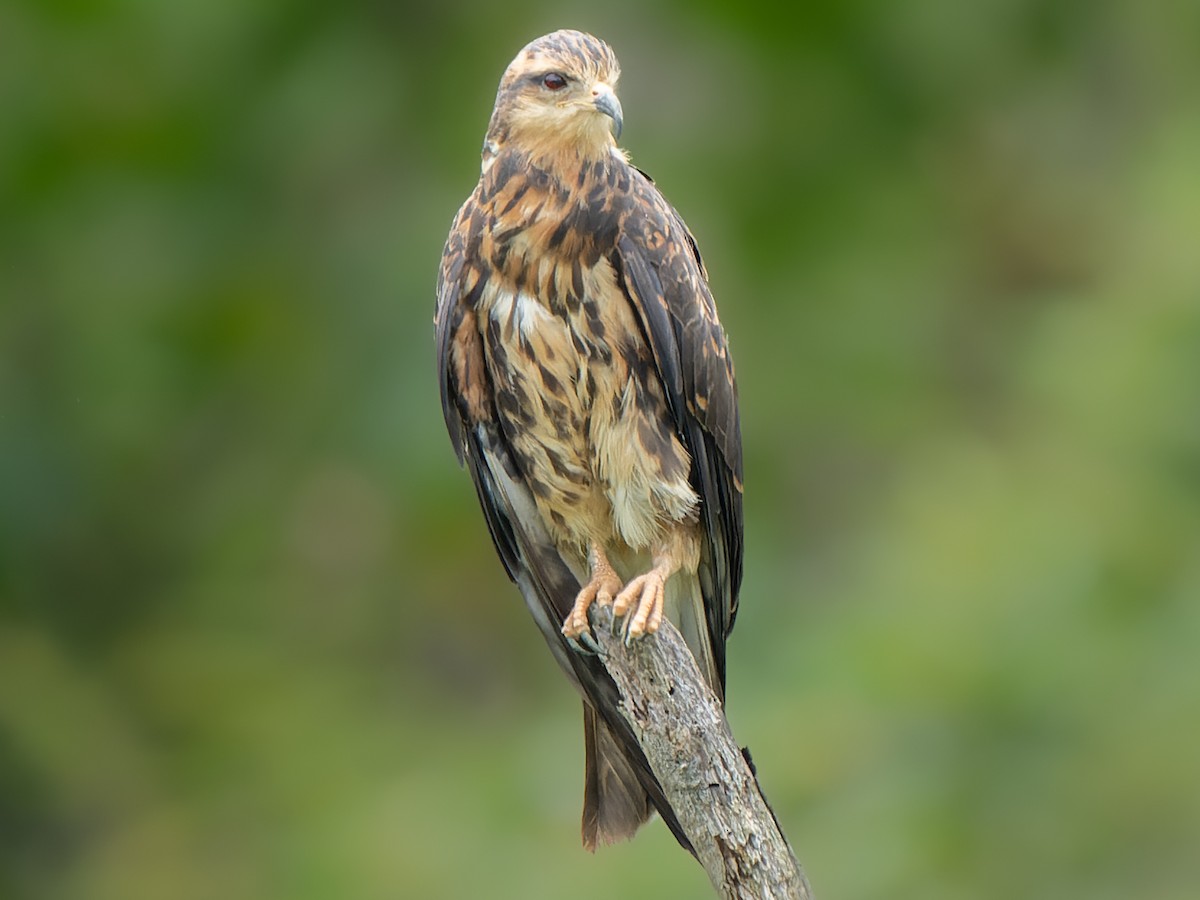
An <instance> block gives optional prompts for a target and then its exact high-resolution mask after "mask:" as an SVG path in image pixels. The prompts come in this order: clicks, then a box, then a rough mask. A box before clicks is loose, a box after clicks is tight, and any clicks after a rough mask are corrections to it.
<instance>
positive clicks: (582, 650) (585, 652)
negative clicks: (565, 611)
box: [563, 631, 600, 656]
mask: <svg viewBox="0 0 1200 900" xmlns="http://www.w3.org/2000/svg"><path fill="white" fill-rule="evenodd" d="M563 636H564V637H566V635H563ZM567 643H568V644H570V645H571V649H572V650H574V651H575V652H576V653H578V654H579V655H580V656H596V655H597V654H598V653H599V651H600V645H599V644H597V643H596V639H595V638H594V637H592V636H591V634H590V633H588V632H586V631H584V632H581V633H580V635H579V637H578V638H573V637H568V638H567Z"/></svg>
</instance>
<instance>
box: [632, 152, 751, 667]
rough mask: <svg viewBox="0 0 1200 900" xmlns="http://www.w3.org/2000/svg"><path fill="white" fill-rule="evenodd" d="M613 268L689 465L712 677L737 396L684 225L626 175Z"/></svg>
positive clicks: (735, 496) (738, 572) (730, 545)
mask: <svg viewBox="0 0 1200 900" xmlns="http://www.w3.org/2000/svg"><path fill="white" fill-rule="evenodd" d="M634 171H635V176H634V178H633V181H632V183H631V187H630V191H631V193H630V197H629V200H630V202H628V203H627V204H625V219H624V223H623V228H622V232H621V237H620V239H619V240H618V242H617V248H616V251H615V253H614V255H613V258H612V262H613V266H614V268H615V269H616V272H617V281H618V286H619V287H620V288H621V289H622V290H623V291H624V293H625V295H626V297H627V299H628V301H629V302H630V304H631V305H632V307H633V309H634V310H635V312H636V313H637V315H638V317H639V319H640V322H641V325H642V328H643V329H644V332H645V335H646V339H647V340H648V341H649V343H650V346H651V348H652V349H653V351H654V358H655V362H656V364H657V366H658V372H659V376H660V377H661V378H662V382H663V387H664V388H665V390H666V395H667V402H668V404H669V406H670V409H671V415H672V417H673V419H674V425H675V430H676V432H677V433H678V434H679V435H680V436H681V438H682V439H683V442H684V444H685V445H686V446H687V449H688V451H689V453H690V454H691V456H692V473H691V474H692V484H693V486H694V487H695V488H696V490H697V492H698V493H699V495H700V497H701V520H702V522H703V526H704V533H705V542H704V547H703V548H702V551H701V563H700V571H699V573H698V574H699V579H700V585H701V591H702V594H703V597H704V607H705V615H706V619H707V624H708V633H709V638H710V641H711V644H712V649H713V656H714V659H715V661H716V665H717V674H718V677H719V681H720V684H721V688H722V690H723V689H724V684H725V640H726V638H727V637H728V635H729V632H730V631H731V630H732V628H733V623H734V619H735V618H736V616H737V603H738V591H739V589H740V588H741V580H742V447H741V429H740V424H739V418H738V405H737V387H736V383H735V380H734V373H733V364H732V361H731V359H730V356H729V352H728V346H727V341H726V337H725V331H724V329H723V328H722V327H721V323H720V321H719V320H718V318H717V311H716V303H715V302H714V300H713V297H712V293H711V291H710V290H709V287H708V280H707V274H706V272H705V269H704V263H703V261H702V260H701V258H700V252H699V249H698V248H697V246H696V241H695V239H694V238H693V237H692V234H691V232H690V231H689V230H688V228H687V225H686V224H684V222H683V219H682V218H681V217H680V216H679V214H678V213H677V212H676V211H675V210H674V208H673V207H672V206H671V205H670V204H669V203H668V202H667V201H666V199H665V198H664V197H663V196H662V194H661V193H659V191H658V189H657V188H656V187H655V186H654V184H653V182H652V181H651V180H650V179H649V177H647V176H646V175H645V174H644V173H642V172H640V171H637V170H634Z"/></svg>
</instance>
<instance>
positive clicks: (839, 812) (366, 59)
mask: <svg viewBox="0 0 1200 900" xmlns="http://www.w3.org/2000/svg"><path fill="white" fill-rule="evenodd" d="M564 26H571V27H579V28H584V29H587V30H591V31H594V32H595V33H597V34H599V35H601V36H602V37H604V38H606V39H607V40H608V41H610V42H611V43H612V44H613V45H614V47H615V48H616V50H617V52H618V54H619V56H620V58H621V60H622V63H623V66H624V78H623V79H622V85H621V87H622V98H623V101H624V105H625V111H626V132H625V144H626V146H627V147H628V148H629V149H630V150H631V152H632V154H633V158H634V160H635V162H637V163H638V164H639V165H640V166H642V167H643V168H645V169H647V170H648V171H650V172H651V173H653V174H654V175H655V177H656V178H657V180H658V182H659V184H660V185H661V187H662V188H663V189H664V191H665V192H666V194H667V195H668V196H669V197H670V198H671V199H672V201H673V202H674V203H675V204H676V205H677V206H678V207H679V208H680V209H681V210H682V212H683V213H684V215H685V216H686V217H687V218H688V220H689V223H690V224H691V226H692V228H693V230H694V231H695V232H696V234H697V236H698V238H699V240H700V243H701V246H702V247H703V248H704V250H705V253H706V258H707V261H708V263H709V268H710V270H711V272H712V278H713V285H714V289H715V292H716V295H717V297H718V300H719V302H720V304H721V310H722V317H723V319H724V322H725V325H726V327H727V329H728V331H729V332H730V335H731V341H732V346H733V349H734V352H735V356H736V358H737V363H738V374H739V378H740V387H741V396H742V411H743V422H744V437H745V444H746V486H747V497H746V511H747V513H746V515H747V519H746V530H747V558H746V566H747V568H746V578H745V586H744V590H743V594H742V614H741V617H740V618H739V621H738V628H737V630H736V631H735V633H734V635H733V638H732V642H731V645H730V663H729V682H730V684H729V713H730V718H731V721H732V723H733V726H734V730H735V732H736V734H737V736H738V737H739V739H740V740H741V741H742V742H744V743H747V744H749V745H750V747H751V749H752V750H753V752H754V755H755V759H756V761H757V762H758V764H759V768H760V772H761V776H762V781H763V784H764V786H765V789H766V791H767V793H768V795H769V797H770V798H771V799H772V801H773V802H774V804H775V807H776V810H777V811H778V813H779V816H780V818H781V820H782V821H783V823H784V825H785V829H786V831H787V832H788V835H789V837H790V838H791V840H792V842H793V843H794V845H795V847H796V849H797V851H798V853H799V855H800V857H801V859H802V860H803V861H804V863H805V864H806V866H807V868H808V870H809V873H810V876H811V878H812V881H813V884H814V886H815V887H816V889H817V892H818V894H819V895H821V896H824V897H828V898H834V897H836V898H874V897H888V898H898V897H899V898H920V900H931V898H932V900H939V898H959V897H971V898H990V897H996V898H1000V897H1005V898H1008V897H1045V898H1083V897H1087V898H1089V900H1094V898H1107V897H1112V898H1116V897H1122V898H1124V897H1138V898H1189V900H1190V898H1193V897H1195V896H1196V891H1197V884H1200V765H1198V759H1200V666H1198V664H1197V655H1198V650H1200V5H1198V4H1195V3H1193V2H1184V0H1180V2H1177V3H1169V2H1159V3H1139V2H1135V0H1129V2H1105V0H1096V2H1083V0H1078V2H1046V0H982V2H975V3H959V2H954V0H908V2H903V3H900V2H890V3H882V2H865V0H858V2H834V0H818V2H810V3H806V4H803V5H800V6H798V7H795V8H792V9H790V11H788V9H787V8H785V7H782V6H780V7H776V6H774V5H755V4H753V3H742V4H733V3H716V2H700V3H683V2H678V3H670V2H665V3H656V4H651V3H643V2H634V0H608V2H605V3H596V2H590V3H582V2H578V0H560V2H556V3H548V2H534V0H505V2H494V3H488V4H477V5H473V6H470V5H460V4H453V3H441V4H421V5H419V6H417V5H414V4H403V3H387V2H348V3H340V4H336V3H314V2H308V3H301V2H293V3H286V2H282V0H274V2H255V3H248V2H245V0H206V2H201V0H179V2H154V0H91V2H88V0H54V2H50V0H42V2H39V3H36V4H33V5H28V4H21V3H18V4H16V5H15V6H13V5H11V4H10V5H8V6H6V7H5V8H4V9H3V11H0V279H2V280H0V897H5V898H7V897H13V898H27V897H28V898H89V900H91V898H97V900H100V898H104V900H108V898H112V900H143V898H145V900H161V898H178V900H191V898H213V897H221V898H232V900H240V898H277V897H278V898H314V900H315V898H395V897H428V898H465V897H497V898H500V897H511V898H562V897H572V898H578V900H586V898H614V897H630V898H639V897H656V898H676V897H678V898H685V897H698V896H706V895H707V890H708V888H707V882H706V880H705V878H704V875H703V873H702V871H701V870H700V869H699V867H698V866H696V865H695V864H694V863H693V862H692V861H691V860H690V858H688V857H687V856H686V855H685V854H684V853H682V851H680V850H678V848H677V847H676V846H675V845H674V843H673V841H672V840H671V838H670V836H669V835H668V834H667V832H666V829H665V828H663V826H662V825H661V823H657V822H656V823H653V824H652V825H650V826H648V827H647V828H646V829H645V830H644V831H643V832H642V834H641V835H639V837H638V838H637V840H636V841H635V842H633V843H632V844H627V845H622V846H620V847H616V848H611V849H606V850H603V851H601V852H600V853H599V854H597V855H596V856H594V857H593V856H590V855H588V854H587V853H585V852H584V851H583V850H581V849H580V847H579V838H578V816H579V807H580V798H581V792H582V784H581V772H582V750H581V741H580V732H581V728H580V721H579V720H580V715H579V709H578V706H579V704H578V701H577V700H576V699H575V697H574V696H573V695H572V693H571V691H570V689H569V687H568V686H567V685H566V683H565V682H564V680H563V679H562V678H561V677H560V676H559V675H558V673H557V670H556V669H555V667H554V665H553V663H552V661H551V660H550V658H549V655H548V654H547V653H546V652H545V648H544V646H543V645H542V643H541V639H540V637H539V636H538V635H537V633H536V631H535V629H534V627H533V626H532V624H531V623H530V622H529V621H528V618H527V615H526V613H525V611H524V608H523V605H522V603H521V601H520V599H519V597H518V595H517V592H516V590H515V589H514V588H513V587H512V586H511V585H509V584H508V583H507V581H506V580H505V578H504V577H503V573H502V571H501V568H500V566H499V564H498V563H497V562H496V560H495V559H494V556H493V552H492V548H491V546H490V542H489V540H488V538H487V534H486V530H485V528H484V526H483V523H482V520H481V517H480V516H479V513H478V509H477V507H476V504H475V499H474V496H473V492H472V490H471V487H470V483H469V479H468V478H467V476H466V475H465V474H464V473H462V472H460V471H459V470H458V469H457V468H456V466H455V464H454V459H453V454H452V452H451V448H450V446H449V443H448V441H447V439H446V437H445V435H444V433H443V427H442V423H441V417H440V410H439V407H438V400H437V385H436V380H435V376H434V365H433V350H432V327H431V317H432V311H433V284H434V278H435V274H436V268H437V262H438V256H439V253H440V251H441V246H442V242H443V240H444V237H445V233H446V229H447V228H448V226H449V223H450V220H451V218H452V216H453V214H454V211H455V210H456V209H457V207H458V204H459V203H460V202H461V201H462V199H463V198H464V197H465V196H466V195H467V193H468V192H469V191H470V190H471V188H472V186H473V185H474V182H475V178H476V174H477V170H478V149H479V145H480V142H481V139H482V135H483V130H484V128H485V125H486V121H487V117H488V114H489V112H490V109H491V103H492V99H493V96H494V91H495V84H496V82H497V80H498V78H499V76H500V74H501V72H502V71H503V68H504V66H505V65H506V64H507V63H508V61H509V60H510V59H511V58H512V56H513V55H514V54H515V53H516V51H517V50H518V49H519V48H520V47H521V46H522V45H523V44H524V43H525V42H526V41H528V40H530V39H532V38H533V37H535V36H537V35H539V34H541V33H544V32H546V31H550V30H552V29H554V28H558V27H564Z"/></svg>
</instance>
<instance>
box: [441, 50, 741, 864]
mask: <svg viewBox="0 0 1200 900" xmlns="http://www.w3.org/2000/svg"><path fill="white" fill-rule="evenodd" d="M618 75H619V69H618V66H617V61H616V57H615V56H614V55H613V53H612V50H611V49H610V48H609V47H608V45H607V44H604V43H603V42H602V41H599V40H597V39H596V38H594V37H592V36H590V35H586V34H582V33H580V32H576V31H558V32H555V33H553V34H550V35H546V36H545V37H542V38H539V39H538V40H536V41H533V42H532V43H531V44H529V45H528V46H526V47H525V48H524V49H523V50H522V51H521V52H520V53H519V54H518V55H517V57H516V59H515V60H513V62H512V64H511V65H510V66H509V67H508V69H507V71H506V72H505V74H504V77H503V79H502V80H501V82H500V88H499V91H498V92H497V96H496V107H495V111H494V112H493V114H492V118H491V122H490V124H489V127H488V132H487V137H486V140H485V142H484V151H483V172H482V175H481V177H480V180H479V184H478V185H477V187H476V188H475V191H474V192H473V193H472V194H471V196H470V197H469V198H468V199H467V201H466V203H464V204H463V207H462V209H460V210H459V213H458V216H457V218H456V219H455V221H454V225H453V227H452V229H451V231H450V236H449V239H448V240H447V242H446V249H445V252H444V254H443V257H442V267H441V272H440V276H439V279H438V301H437V316H436V331H437V345H438V366H439V371H440V380H441V393H442V406H443V411H444V413H445V417H446V426H447V428H448V429H449V431H450V436H451V439H452V441H453V442H454V446H455V449H456V451H457V453H458V455H459V459H460V460H462V461H464V462H465V463H466V465H467V466H468V468H469V469H470V471H471V475H472V477H473V479H474V481H475V486H476V489H477V491H478V493H479V499H480V503H481V506H482V507H483V511H484V516H485V518H486V520H487V523H488V527H489V529H490V531H491V534H492V538H493V540H494V541H495V544H496V548H497V551H498V552H499V554H500V558H501V560H502V561H503V563H504V566H505V568H506V570H507V571H508V574H509V576H510V577H511V578H512V579H513V580H514V581H515V582H516V583H517V584H518V586H519V587H520V588H521V591H522V594H523V595H524V597H525V599H526V602H527V604H528V606H529V608H530V610H531V612H532V613H533V615H534V618H535V619H536V621H537V623H538V626H539V628H540V629H541V631H542V633H543V635H544V637H545V638H546V641H547V643H548V644H549V645H550V648H551V650H552V651H553V652H554V654H555V656H556V658H557V659H558V661H559V663H560V665H561V666H562V668H563V669H564V671H565V672H566V673H567V674H568V675H569V676H570V677H571V679H572V680H573V681H574V682H575V684H576V685H577V687H578V688H579V689H580V691H581V693H582V695H583V699H584V733H585V747H586V753H587V760H586V767H587V768H586V776H585V787H584V819H583V835H584V843H585V845H586V846H588V847H589V848H593V847H595V846H596V844H597V843H603V842H609V841H613V840H618V839H621V838H624V837H628V836H630V835H631V834H632V833H633V832H634V831H635V830H636V829H637V827H638V826H639V825H640V824H641V823H642V822H643V821H645V819H646V817H647V816H648V815H649V814H650V812H651V811H652V810H653V809H657V810H658V811H659V812H660V813H661V814H662V816H663V818H664V820H665V821H666V822H667V824H668V825H669V826H670V827H671V829H672V831H674V832H675V835H676V837H677V838H678V839H679V840H680V842H681V843H683V844H684V846H689V845H688V843H687V839H686V838H685V837H684V836H683V834H682V832H681V831H680V829H679V827H678V823H677V822H676V821H675V817H674V814H673V813H672V811H671V809H670V806H669V805H668V804H667V802H666V800H665V798H664V797H663V794H662V790H661V788H660V787H659V785H658V783H657V781H656V780H655V778H654V776H653V774H652V773H651V772H650V770H649V768H648V766H647V765H646V761H645V758H644V757H643V755H642V753H641V751H640V749H639V747H638V745H637V742H636V741H635V740H634V738H633V735H632V734H631V733H630V732H629V730H628V726H627V725H626V724H625V722H624V720H623V719H622V718H621V716H620V715H619V713H618V712H617V710H616V702H617V697H616V691H615V687H614V686H613V684H612V682H611V680H610V679H609V677H608V675H607V673H606V672H605V671H604V669H603V667H602V666H601V665H600V664H599V662H598V661H597V660H596V659H595V658H594V657H592V656H590V655H588V654H587V653H586V652H579V651H580V650H581V647H580V645H581V644H586V643H587V642H588V639H589V637H590V635H589V633H588V625H587V609H588V607H589V605H590V604H591V603H593V602H600V603H609V602H611V603H614V604H615V607H614V611H615V612H616V613H617V614H618V615H625V616H626V619H625V622H626V625H625V627H626V631H627V633H628V634H629V635H630V636H631V637H635V638H636V637H639V636H641V635H643V634H647V633H651V632H653V631H654V630H655V629H656V628H657V627H658V625H659V623H660V622H661V619H662V617H663V615H666V616H668V617H669V618H670V619H671V620H672V621H673V622H675V624H676V625H677V626H678V627H679V629H680V631H681V632H682V633H683V635H684V637H685V639H686V640H687V642H688V645H689V647H690V648H691V650H692V653H693V655H694V656H695V657H696V660H697V662H698V663H699V664H700V666H701V668H702V670H703V671H704V672H705V673H706V675H707V678H708V680H709V683H710V684H711V685H712V686H713V688H714V690H715V691H716V692H717V693H718V695H723V692H724V683H725V639H726V637H727V635H728V634H729V631H730V629H731V628H732V626H733V620H734V616H735V613H736V610H737V596H738V588H739V585H740V582H741V571H742V487H741V467H742V459H741V439H740V434H739V427H738V412H737V395H736V388H735V386H734V377H733V366H732V363H731V361H730V358H729V355H728V352H727V348H726V340H725V333H724V331H723V329H722V328H721V325H720V323H719V321H718V319H717V312H716V306H715V304H714V303H713V299H712V294H711V293H710V291H709V288H708V280H707V274H706V272H705V270H704V265H703V263H702V262H701V259H700V254H699V251H698V250H697V247H696V243H695V241H694V239H693V238H692V235H691V233H690V232H689V231H688V229H687V226H686V225H685V224H684V223H683V220H682V219H681V218H680V217H679V215H678V213H676V212H675V210H674V209H673V208H672V207H671V205H670V204H669V203H667V201H666V200H665V199H664V198H663V196H662V194H660V193H659V191H658V189H657V188H656V187H655V186H654V184H653V183H652V182H651V181H650V179H649V178H648V177H646V175H644V174H643V173H642V172H640V171H638V170H637V169H636V168H634V167H633V166H631V165H630V164H629V162H628V160H627V158H626V157H625V155H624V154H623V153H622V152H621V151H620V150H619V149H618V148H617V146H616V143H615V141H614V140H613V137H612V134H611V131H610V128H611V127H613V126H615V127H616V129H617V130H618V132H619V129H620V124H621V107H620V104H619V103H618V102H617V100H616V96H615V94H614V93H613V88H614V86H615V85H616V81H617V77H618ZM689 849H690V847H689Z"/></svg>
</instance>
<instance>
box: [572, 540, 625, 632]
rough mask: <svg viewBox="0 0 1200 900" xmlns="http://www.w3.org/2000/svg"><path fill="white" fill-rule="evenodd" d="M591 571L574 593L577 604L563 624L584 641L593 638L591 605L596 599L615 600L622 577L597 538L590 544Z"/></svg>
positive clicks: (602, 602) (598, 601)
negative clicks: (588, 577) (589, 611)
mask: <svg viewBox="0 0 1200 900" xmlns="http://www.w3.org/2000/svg"><path fill="white" fill-rule="evenodd" d="M588 571H589V572H591V576H592V577H591V580H590V581H589V582H588V583H587V584H585V585H584V586H583V590H581V591H580V592H579V593H578V594H576V595H575V605H574V606H572V607H571V611H570V612H569V613H567V618H566V619H565V620H564V621H563V626H562V633H563V634H564V635H566V636H567V639H568V640H570V641H572V642H574V641H576V640H581V641H583V642H584V643H585V644H586V643H588V642H590V641H591V639H592V634H591V629H590V628H589V627H588V616H587V614H588V609H589V608H590V607H591V605H592V603H593V602H596V603H599V604H601V605H602V606H604V605H607V604H609V603H612V602H613V595H614V594H616V593H617V591H619V590H621V579H620V577H619V576H618V575H617V573H616V572H614V571H613V567H612V566H611V565H610V564H609V562H608V557H607V556H605V555H604V548H603V547H601V546H600V545H599V544H597V543H596V542H595V541H593V542H592V543H591V544H589V545H588Z"/></svg>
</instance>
